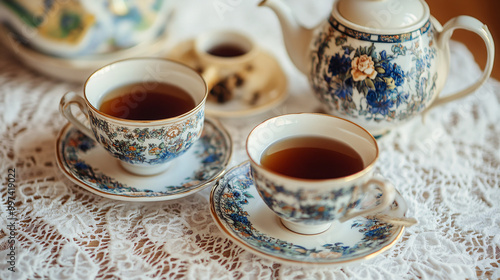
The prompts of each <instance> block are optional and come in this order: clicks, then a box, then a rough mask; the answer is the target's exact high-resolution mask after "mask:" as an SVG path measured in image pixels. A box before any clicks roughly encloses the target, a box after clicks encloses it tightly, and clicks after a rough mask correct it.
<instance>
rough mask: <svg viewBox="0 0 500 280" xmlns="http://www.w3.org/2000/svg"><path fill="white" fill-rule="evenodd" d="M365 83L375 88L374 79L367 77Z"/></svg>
mask: <svg viewBox="0 0 500 280" xmlns="http://www.w3.org/2000/svg"><path fill="white" fill-rule="evenodd" d="M365 84H366V86H367V87H369V88H370V89H372V90H375V84H373V81H372V80H371V79H370V78H366V79H365Z"/></svg>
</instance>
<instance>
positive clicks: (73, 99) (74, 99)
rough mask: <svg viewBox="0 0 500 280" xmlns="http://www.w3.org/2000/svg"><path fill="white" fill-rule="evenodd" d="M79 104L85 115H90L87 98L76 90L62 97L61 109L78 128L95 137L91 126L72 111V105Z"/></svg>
mask: <svg viewBox="0 0 500 280" xmlns="http://www.w3.org/2000/svg"><path fill="white" fill-rule="evenodd" d="M73 104H75V105H77V106H78V108H79V109H80V111H82V113H83V114H84V115H85V117H87V119H88V117H89V115H88V112H87V105H86V104H85V100H84V99H83V97H81V96H79V95H78V94H76V93H74V92H71V91H70V92H67V93H66V94H65V95H64V96H63V97H62V98H61V102H60V103H59V111H61V113H62V114H63V116H64V117H65V118H66V119H67V120H68V121H70V122H71V124H73V125H74V126H76V128H78V129H79V130H80V131H81V132H83V133H84V134H85V135H87V136H88V137H90V138H92V139H95V136H94V133H93V132H92V130H90V128H88V127H87V126H86V125H85V124H83V123H82V122H81V121H80V120H79V119H78V118H76V117H75V115H73V112H72V111H71V105H73Z"/></svg>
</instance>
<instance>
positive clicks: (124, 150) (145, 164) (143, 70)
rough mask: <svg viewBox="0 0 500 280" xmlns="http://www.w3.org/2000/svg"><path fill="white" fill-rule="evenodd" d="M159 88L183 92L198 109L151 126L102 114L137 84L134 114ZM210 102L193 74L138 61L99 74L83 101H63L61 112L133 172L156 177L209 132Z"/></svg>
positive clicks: (177, 66) (163, 62)
mask: <svg viewBox="0 0 500 280" xmlns="http://www.w3.org/2000/svg"><path fill="white" fill-rule="evenodd" d="M159 83H164V84H169V85H172V86H175V87H176V88H179V89H181V90H183V91H184V92H185V93H187V94H188V95H189V96H190V97H191V98H192V99H193V102H194V105H193V107H192V108H191V109H189V110H188V111H186V112H184V113H180V114H179V115H175V116H172V117H168V118H163V119H149V120H134V119H126V118H121V117H116V116H113V115H110V114H108V113H105V112H103V110H102V107H101V105H102V104H103V99H104V97H105V96H106V95H107V94H109V92H110V91H113V90H115V89H117V88H120V87H123V86H127V85H131V84H134V85H135V87H136V88H134V91H137V93H138V94H137V95H135V97H134V98H135V99H130V100H127V101H126V102H128V103H129V104H128V105H130V106H131V108H133V107H134V106H138V104H139V102H142V101H143V100H142V99H144V98H145V97H144V96H145V93H146V92H147V91H151V90H155V87H157V86H158V84H159ZM206 98H207V86H206V83H205V81H204V79H203V78H202V77H201V76H200V75H199V74H198V73H197V72H196V71H194V70H193V69H191V68H189V67H187V66H185V65H183V64H180V63H176V62H173V61H169V60H165V59H158V58H138V59H128V60H122V61H118V62H115V63H112V64H110V65H107V66H105V67H103V68H101V69H99V70H97V71H96V72H95V73H94V74H92V75H91V76H90V77H89V78H88V80H87V82H86V83H85V86H84V96H83V98H82V97H81V96H79V95H77V94H76V93H73V92H69V93H67V94H66V95H64V96H63V98H62V99H61V104H60V109H61V112H62V114H63V115H64V116H65V117H66V118H67V119H68V120H69V121H70V122H71V123H72V124H73V125H74V126H76V127H77V128H78V129H79V130H80V131H82V132H83V133H85V134H86V135H87V136H89V137H91V138H93V139H95V140H96V141H97V142H98V143H99V144H100V145H101V146H102V147H103V148H104V149H106V150H107V151H108V152H109V153H110V154H111V155H112V156H114V157H115V158H117V159H118V160H119V162H120V164H121V165H122V166H123V168H125V169H126V170H127V171H129V172H132V173H135V174H139V175H152V174H156V173H160V172H162V171H164V170H166V168H167V167H168V163H170V162H171V161H172V160H173V159H175V158H177V157H179V156H181V155H182V154H184V153H185V152H186V151H187V150H188V149H189V148H190V147H191V146H192V145H193V144H194V143H195V141H197V140H198V138H199V137H200V135H201V133H202V130H203V124H204V118H205V101H206ZM72 104H74V105H77V106H78V107H79V108H80V110H81V111H82V112H83V113H84V114H85V116H86V117H87V119H88V122H89V125H86V124H84V123H83V122H82V121H80V120H79V119H78V118H77V117H76V116H75V114H74V113H73V112H72V111H71V105H72ZM164 105H165V106H166V105H167V104H164ZM161 106H162V104H160V107H161ZM116 109H117V110H124V105H123V104H119V106H117V108H116Z"/></svg>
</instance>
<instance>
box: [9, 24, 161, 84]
mask: <svg viewBox="0 0 500 280" xmlns="http://www.w3.org/2000/svg"><path fill="white" fill-rule="evenodd" d="M168 38H169V34H168V32H167V31H166V30H165V31H164V32H163V33H162V34H160V35H159V36H158V37H157V38H156V39H154V40H153V41H151V42H145V43H141V44H138V45H136V46H133V47H130V48H127V49H121V50H116V51H114V52H110V53H104V54H94V55H85V56H81V57H78V58H63V57H55V56H51V55H48V54H44V53H41V52H38V51H36V50H34V49H32V48H31V47H29V46H27V45H25V44H23V43H21V42H20V41H18V39H17V38H16V37H15V35H14V34H13V33H12V32H11V31H9V30H8V29H7V28H6V27H5V26H3V25H1V24H0V43H2V44H3V45H4V46H5V47H6V48H7V49H8V50H9V51H10V52H11V53H12V54H13V55H14V56H16V57H17V58H18V59H19V60H20V61H21V62H23V63H24V64H25V65H27V66H28V67H30V68H31V69H33V70H35V71H37V72H38V73H41V74H44V75H47V76H49V77H52V78H55V79H58V80H63V81H67V82H74V83H83V82H85V80H86V79H87V78H88V77H89V76H90V74H92V73H93V72H94V71H95V70H97V69H99V68H101V67H103V66H104V65H106V64H109V63H111V62H113V61H117V60H121V59H125V58H130V57H137V56H145V55H147V56H160V55H161V54H162V53H163V52H164V49H165V46H166V44H167V43H168Z"/></svg>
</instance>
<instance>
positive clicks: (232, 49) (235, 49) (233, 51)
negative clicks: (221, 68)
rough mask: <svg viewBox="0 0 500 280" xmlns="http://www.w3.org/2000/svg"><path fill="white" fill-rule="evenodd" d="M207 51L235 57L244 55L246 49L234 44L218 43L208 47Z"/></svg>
mask: <svg viewBox="0 0 500 280" xmlns="http://www.w3.org/2000/svg"><path fill="white" fill-rule="evenodd" d="M207 53H209V54H211V55H214V56H220V57H235V56H240V55H244V54H245V53H247V51H246V50H245V49H244V48H242V47H240V46H238V45H236V44H229V43H225V44H220V45H216V46H214V47H212V48H210V49H209V50H208V51H207Z"/></svg>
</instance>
